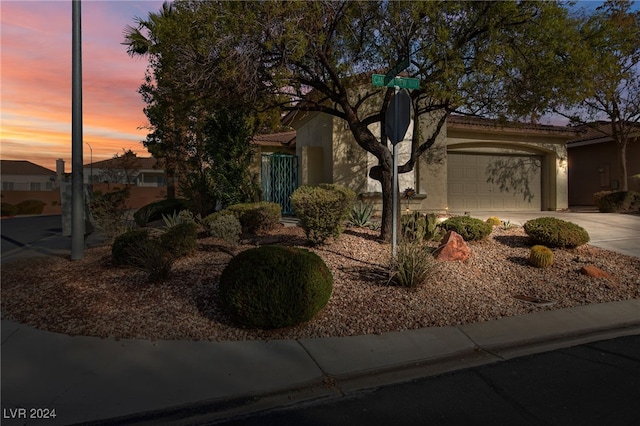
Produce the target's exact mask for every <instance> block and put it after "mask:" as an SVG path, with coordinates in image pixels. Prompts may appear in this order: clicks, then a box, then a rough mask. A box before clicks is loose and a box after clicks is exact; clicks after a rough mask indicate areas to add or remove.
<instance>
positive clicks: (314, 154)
mask: <svg viewBox="0 0 640 426" xmlns="http://www.w3.org/2000/svg"><path fill="white" fill-rule="evenodd" d="M332 131H333V117H331V116H330V115H328V114H314V115H313V118H312V119H311V120H307V121H306V122H303V123H302V124H301V125H300V127H298V128H297V129H296V155H298V158H299V160H300V172H301V173H300V184H301V185H316V184H319V183H331V179H332V176H333V149H332Z"/></svg>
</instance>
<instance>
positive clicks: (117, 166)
mask: <svg viewBox="0 0 640 426" xmlns="http://www.w3.org/2000/svg"><path fill="white" fill-rule="evenodd" d="M123 158H126V157H123V156H121V157H118V158H110V159H108V160H102V161H96V162H94V163H89V164H85V165H84V166H83V169H82V173H83V175H84V183H87V184H88V183H109V184H112V183H117V184H133V185H135V186H142V187H165V186H167V176H166V173H165V171H164V169H163V168H162V167H161V163H160V162H159V161H158V160H157V159H155V158H153V157H133V158H132V159H130V161H129V160H124V159H123Z"/></svg>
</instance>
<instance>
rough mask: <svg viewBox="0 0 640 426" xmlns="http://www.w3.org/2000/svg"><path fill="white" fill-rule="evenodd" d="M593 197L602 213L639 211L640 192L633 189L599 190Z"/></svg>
mask: <svg viewBox="0 0 640 426" xmlns="http://www.w3.org/2000/svg"><path fill="white" fill-rule="evenodd" d="M594 198H595V201H596V206H597V207H598V210H599V211H600V212H602V213H635V212H640V193H638V192H635V191H615V192H599V193H596V194H594Z"/></svg>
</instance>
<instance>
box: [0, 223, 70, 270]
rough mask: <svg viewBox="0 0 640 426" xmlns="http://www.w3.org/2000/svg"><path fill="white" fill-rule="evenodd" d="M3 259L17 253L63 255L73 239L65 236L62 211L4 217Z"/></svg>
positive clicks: (26, 254) (19, 254) (4, 260)
mask: <svg viewBox="0 0 640 426" xmlns="http://www.w3.org/2000/svg"><path fill="white" fill-rule="evenodd" d="M1 225H2V228H1V231H2V245H1V247H2V262H6V261H8V260H10V259H14V258H16V257H18V256H20V257H26V256H31V257H33V256H45V255H51V254H54V255H63V254H64V253H65V251H66V252H67V253H68V252H69V251H70V250H71V239H70V238H67V237H63V236H62V219H61V216H60V215H52V216H22V217H10V218H5V219H2V221H1Z"/></svg>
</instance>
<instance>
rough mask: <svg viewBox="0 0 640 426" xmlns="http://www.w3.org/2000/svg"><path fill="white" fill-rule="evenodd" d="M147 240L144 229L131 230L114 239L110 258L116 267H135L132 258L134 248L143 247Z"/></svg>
mask: <svg viewBox="0 0 640 426" xmlns="http://www.w3.org/2000/svg"><path fill="white" fill-rule="evenodd" d="M148 240H149V232H148V231H147V230H146V229H132V230H130V231H127V232H125V233H124V234H121V235H119V236H117V237H116V238H115V240H114V241H113V244H112V245H111V258H112V261H113V263H114V264H116V265H130V266H135V263H136V260H135V259H134V258H133V257H132V253H133V251H134V249H135V248H137V247H138V246H140V245H144V244H146V243H147V241H148Z"/></svg>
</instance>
